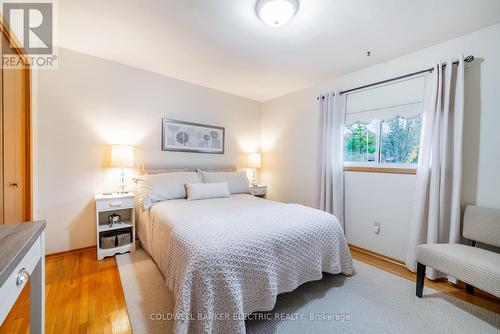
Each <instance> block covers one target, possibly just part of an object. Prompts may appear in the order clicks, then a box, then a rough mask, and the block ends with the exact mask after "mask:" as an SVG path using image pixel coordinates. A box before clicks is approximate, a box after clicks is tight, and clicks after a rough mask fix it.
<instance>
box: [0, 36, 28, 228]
mask: <svg viewBox="0 0 500 334" xmlns="http://www.w3.org/2000/svg"><path fill="white" fill-rule="evenodd" d="M4 31H5V30H4ZM5 55H8V56H9V57H14V58H15V59H19V62H18V64H19V65H17V66H12V65H10V66H3V67H2V75H1V77H2V84H1V86H2V101H1V105H2V126H1V132H2V136H1V137H2V140H1V141H2V143H1V146H2V148H1V151H2V152H1V153H2V155H1V158H2V164H1V165H2V174H3V175H2V185H3V186H2V197H3V205H2V206H3V208H2V211H3V215H2V216H3V217H2V218H3V223H5V224H9V223H20V222H25V221H29V220H30V219H31V170H30V165H31V161H30V160H31V159H30V156H31V151H30V140H31V139H30V123H31V120H30V93H31V89H30V88H31V82H30V74H31V73H30V69H29V67H27V66H26V63H25V58H24V56H23V54H22V53H21V52H20V51H19V49H17V48H13V47H12V46H11V43H10V42H9V39H8V36H5V34H2V57H3V56H5ZM11 59H12V58H11ZM2 63H3V62H2Z"/></svg>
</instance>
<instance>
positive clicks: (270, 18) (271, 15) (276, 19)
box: [255, 0, 299, 27]
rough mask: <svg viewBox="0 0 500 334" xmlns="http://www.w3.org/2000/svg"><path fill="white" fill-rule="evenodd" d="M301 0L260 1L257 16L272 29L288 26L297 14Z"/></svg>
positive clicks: (256, 9)
mask: <svg viewBox="0 0 500 334" xmlns="http://www.w3.org/2000/svg"><path fill="white" fill-rule="evenodd" d="M298 8H299V0H258V1H257V5H256V7H255V11H256V12H257V16H258V17H259V18H260V19H261V20H262V21H263V22H264V23H265V24H268V25H270V26H271V27H279V26H282V25H284V24H286V23H287V22H288V21H290V19H291V18H292V17H293V16H294V15H295V13H297V9H298Z"/></svg>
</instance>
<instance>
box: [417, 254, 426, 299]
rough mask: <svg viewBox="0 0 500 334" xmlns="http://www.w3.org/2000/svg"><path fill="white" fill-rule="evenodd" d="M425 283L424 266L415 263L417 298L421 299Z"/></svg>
mask: <svg viewBox="0 0 500 334" xmlns="http://www.w3.org/2000/svg"><path fill="white" fill-rule="evenodd" d="M424 282H425V265H423V264H422V263H419V262H417V297H418V298H422V293H423V292H424Z"/></svg>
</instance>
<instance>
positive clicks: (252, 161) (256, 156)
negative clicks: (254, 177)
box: [248, 152, 261, 168]
mask: <svg viewBox="0 0 500 334" xmlns="http://www.w3.org/2000/svg"><path fill="white" fill-rule="evenodd" d="M260 165H261V156H260V153H259V152H256V153H250V154H248V167H250V168H260Z"/></svg>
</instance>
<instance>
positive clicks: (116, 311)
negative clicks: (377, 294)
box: [0, 247, 500, 334]
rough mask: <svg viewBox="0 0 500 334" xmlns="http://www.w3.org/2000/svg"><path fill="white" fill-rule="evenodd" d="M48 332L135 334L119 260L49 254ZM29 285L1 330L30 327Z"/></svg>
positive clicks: (481, 301)
mask: <svg viewBox="0 0 500 334" xmlns="http://www.w3.org/2000/svg"><path fill="white" fill-rule="evenodd" d="M351 250H352V255H353V258H355V259H357V260H359V261H362V262H365V263H367V264H370V265H372V266H375V267H377V268H380V269H382V270H385V271H388V272H390V273H393V274H395V275H398V276H400V277H403V278H405V279H408V280H412V281H415V274H413V273H411V272H409V271H408V270H407V269H406V268H405V267H404V266H402V265H401V264H400V263H398V261H395V260H392V259H390V258H385V257H380V256H377V255H376V254H373V253H371V252H367V251H365V250H363V249H360V248H357V247H351ZM46 263H47V265H46V286H47V288H46V296H47V298H46V333H47V334H51V333H54V334H60V333H102V334H107V333H113V334H116V333H119V334H123V333H131V328H130V323H129V319H128V315H127V310H126V307H125V299H124V296H123V292H122V287H121V283H120V276H119V274H118V268H117V266H116V261H115V259H114V257H113V258H106V259H105V260H103V261H97V260H96V252H95V249H87V250H83V251H80V252H76V253H67V254H61V255H56V256H49V257H48V258H47V260H46ZM425 285H426V286H428V287H431V288H433V289H435V290H438V291H441V292H443V293H445V294H448V295H451V296H453V297H456V298H459V299H462V300H465V301H467V302H469V303H472V304H475V305H478V306H481V307H484V308H486V309H488V310H490V311H493V312H496V313H497V314H500V299H498V298H495V297H493V296H491V295H488V294H486V293H484V292H481V291H478V290H477V289H476V291H477V293H476V294H475V295H469V294H467V293H466V292H465V287H462V286H458V287H457V286H455V285H452V284H450V283H448V282H445V281H438V282H433V281H426V283H425ZM28 316H29V290H28V288H25V289H24V291H23V292H22V294H21V296H20V297H19V299H18V301H17V303H16V305H15V306H14V307H13V309H12V311H11V312H10V314H9V316H8V317H7V319H6V320H5V322H4V324H3V325H2V326H1V327H0V334H13V333H23V334H25V333H28V332H29V326H28V324H29V319H28Z"/></svg>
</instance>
